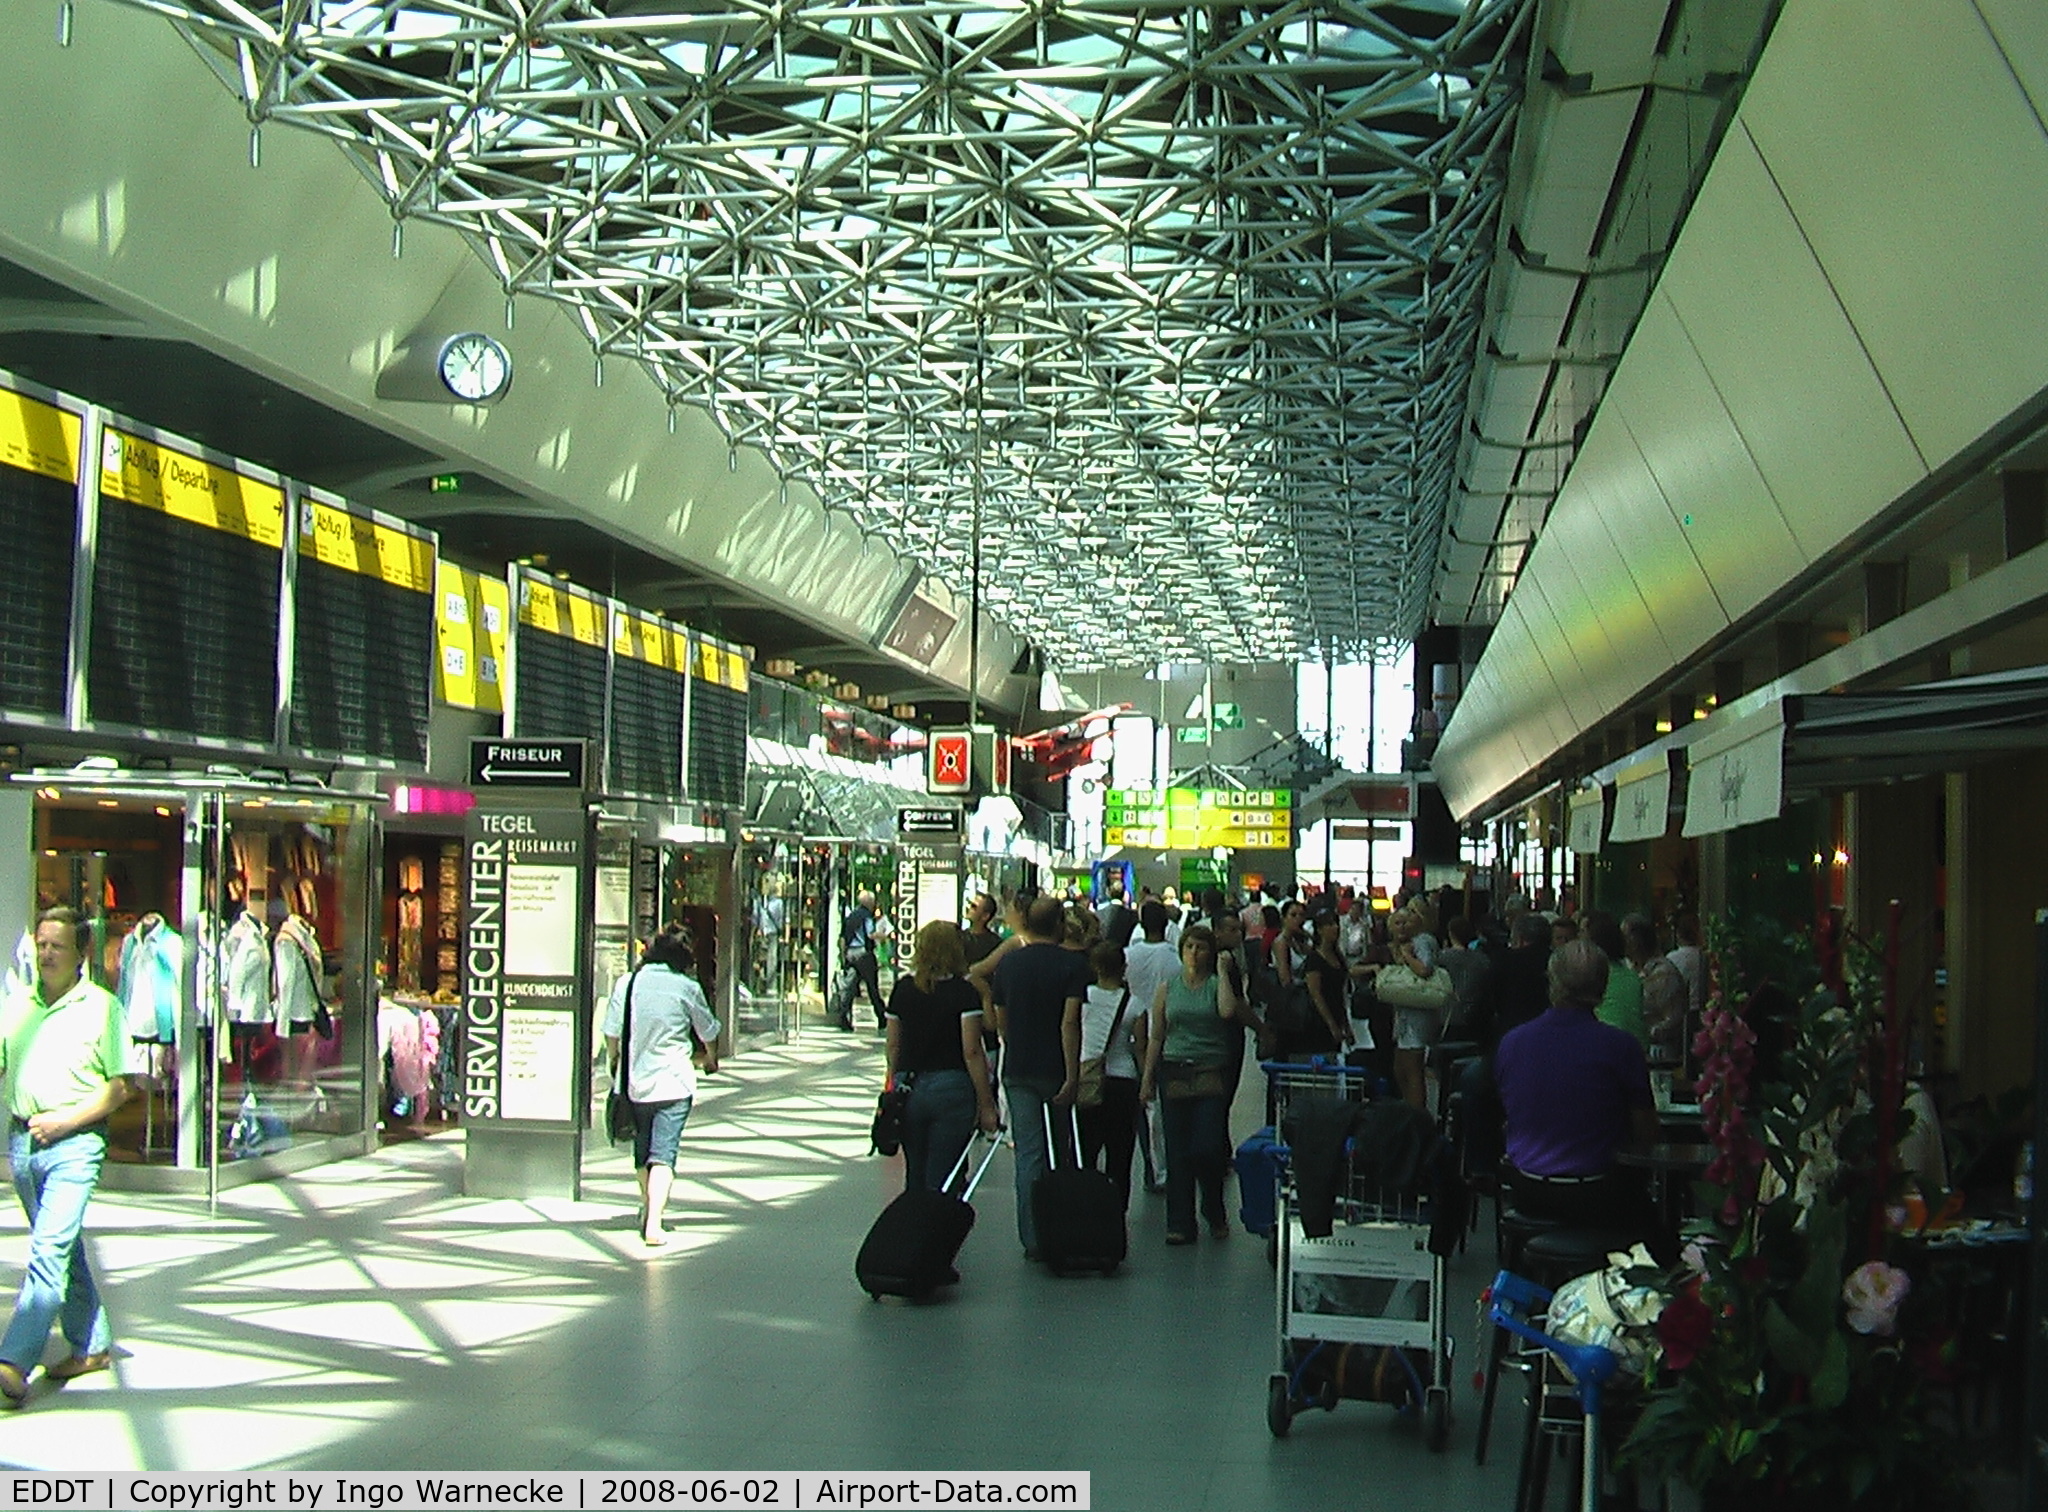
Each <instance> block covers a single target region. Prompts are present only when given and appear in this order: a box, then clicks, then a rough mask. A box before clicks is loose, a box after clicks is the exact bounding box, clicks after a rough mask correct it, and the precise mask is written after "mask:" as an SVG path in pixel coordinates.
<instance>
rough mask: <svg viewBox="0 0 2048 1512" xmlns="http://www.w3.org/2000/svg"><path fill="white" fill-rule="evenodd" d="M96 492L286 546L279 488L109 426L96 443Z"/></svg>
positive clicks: (262, 543) (277, 546)
mask: <svg viewBox="0 0 2048 1512" xmlns="http://www.w3.org/2000/svg"><path fill="white" fill-rule="evenodd" d="M100 493H101V494H102V495H103V496H104V497H106V498H109V499H120V500H122V501H124V502H125V503H129V504H138V505H140V506H142V507H143V508H144V509H154V510H158V511H160V512H162V513H164V514H167V515H169V516H171V517H172V518H173V519H178V520H186V521H189V522H191V523H192V524H194V525H204V526H206V527H207V528H208V529H211V530H222V531H226V532H227V533H228V534H229V535H237V536H241V537H242V538H243V539H245V540H250V541H254V542H256V543H257V544H258V545H260V546H269V547H273V548H275V549H277V550H282V549H283V548H284V490H283V489H281V488H277V487H275V486H273V485H271V484H269V483H262V482H258V481H257V480H256V479H254V478H251V477H247V476H245V475H244V474H242V473H239V472H237V471H235V470H234V469H233V468H231V467H222V466H219V465H217V464H215V463H212V462H207V461H203V460H201V459H200V458H198V457H194V456H189V455H187V454H186V453H184V452H181V451H177V450H174V449H173V448H171V447H168V446H160V445H158V444H157V443H156V442H154V441H145V440H143V439H142V437H140V436H131V435H129V434H128V433H127V432H125V431H118V430H114V429H113V428H111V427H109V428H108V429H107V431H106V432H105V434H104V437H103V439H102V444H101V448H100Z"/></svg>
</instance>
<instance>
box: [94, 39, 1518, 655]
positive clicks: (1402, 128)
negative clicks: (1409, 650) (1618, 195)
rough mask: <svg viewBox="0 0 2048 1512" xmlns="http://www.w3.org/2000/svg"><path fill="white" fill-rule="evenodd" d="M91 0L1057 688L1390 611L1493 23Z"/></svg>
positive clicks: (1496, 80)
mask: <svg viewBox="0 0 2048 1512" xmlns="http://www.w3.org/2000/svg"><path fill="white" fill-rule="evenodd" d="M128 3H133V4H139V5H144V6H146V7H147V8H149V9H151V10H152V11H155V12H157V13H160V14H164V13H168V14H169V15H171V16H172V17H173V18H174V19H178V18H182V21H183V23H184V24H185V25H186V28H187V31H188V33H189V35H190V36H191V37H192V39H193V40H194V41H195V42H196V43H197V44H198V45H200V46H202V47H211V48H214V49H217V50H220V51H222V52H223V53H226V54H228V55H229V61H230V62H231V64H232V66H228V67H223V68H222V69H221V70H219V71H220V72H221V74H222V76H223V77H224V78H229V79H235V80H239V81H241V83H240V87H242V88H244V89H248V90H251V91H253V92H254V94H255V96H256V97H255V98H253V99H250V100H247V101H245V104H247V105H248V107H249V108H250V110H251V111H252V113H253V114H255V115H256V116H257V117H259V118H267V119H275V120H281V121H286V122H297V123H300V124H303V125H306V126H308V127H311V128H314V129H318V130H321V131H323V132H325V133H327V134H329V135H338V136H340V137H341V138H342V140H343V142H344V145H346V146H347V147H348V148H349V150H350V151H352V152H354V153H355V154H356V155H357V157H358V158H359V159H360V160H361V161H362V163H363V166H364V167H365V169H366V171H367V175H368V177H369V179H370V181H371V182H373V183H376V184H378V185H381V186H385V187H386V191H387V192H388V193H390V194H391V195H392V196H393V198H394V200H395V201H396V204H395V208H396V209H397V210H398V211H399V213H401V214H406V215H415V216H423V217H427V218H430V219H435V220H439V221H442V222H445V223H448V224H451V225H453V226H455V227H457V228H458V229H460V230H462V231H463V232H464V233H465V234H467V235H468V236H469V237H470V239H471V241H472V243H473V244H475V245H476V246H477V247H478V250H479V252H480V253H481V255H483V256H484V257H485V258H486V259H487V260H488V261H489V263H490V264H491V266H492V267H493V269H494V270H496V271H497V272H498V273H499V275H500V277H501V278H502V280H503V281H504V282H505V284H506V285H507V289H508V292H511V293H527V294H534V295H539V296H542V297H547V298H552V299H557V300H561V301H564V302H567V303H569V304H571V305H574V306H577V307H578V308H579V309H580V311H581V313H582V315H583V317H584V321H585V324H586V327H587V328H588V329H589V330H591V332H592V334H593V336H594V338H595V339H596V340H597V341H599V342H600V343H602V344H603V346H604V348H605V349H606V350H607V351H609V352H614V353H623V354H629V355H637V356H638V357H640V358H641V359H642V360H643V361H644V362H645V363H646V364H647V365H648V367H649V368H650V370H651V371H652V372H653V373H654V375H655V377H656V378H657V380H658V381H659V382H661V383H662V384H663V385H664V387H665V389H666V390H667V392H668V393H669V394H670V396H671V398H672V401H673V402H675V403H677V404H691V405H699V406H702V407H704V408H705V409H707V410H708V411H709V412H710V413H711V414H712V416H713V417H714V418H715V419H716V420H717V421H718V423H719V424H720V425H721V426H722V427H723V428H724V430H725V431H726V433H727V434H728V436H729V437H731V439H732V440H733V441H734V442H735V443H736V444H747V445H753V446H758V447H760V448H761V449H762V450H763V451H764V452H765V453H766V454H767V455H768V456H769V458H770V459H771V460H772V461H774V462H775V464H776V465H777V466H778V467H780V468H782V469H783V471H784V472H785V473H786V474H787V475H789V476H792V477H799V478H802V479H804V480H805V481H807V482H809V483H810V484H811V485H812V486H813V487H814V488H815V489H816V490H817V491H818V492H819V494H820V495H821V497H823V498H824V499H825V500H826V502H827V504H828V505H831V506H832V507H835V508H840V509H844V510H847V511H848V512H850V513H851V514H853V515H854V516H855V517H856V518H857V519H859V520H860V521H861V523H862V524H863V525H864V526H867V527H869V528H873V529H876V530H878V531H880V532H883V533H884V535H885V537H886V538H887V539H888V540H889V541H890V542H891V543H892V544H894V545H896V546H897V547H898V549H900V550H904V551H906V552H907V553H908V554H910V555H912V556H915V557H918V558H920V559H921V560H923V561H924V562H925V563H926V564H927V565H928V566H930V567H931V568H932V569H933V570H934V571H935V572H936V573H937V574H938V575H939V576H940V577H941V578H942V579H944V580H946V581H947V582H949V583H950V584H951V586H953V587H954V588H956V589H958V590H962V591H966V590H968V589H969V588H970V584H969V583H968V582H967V581H966V580H965V578H964V572H965V568H964V567H963V564H964V563H966V562H968V561H970V560H971V559H972V558H973V556H974V552H973V550H972V549H971V548H972V544H973V542H972V536H971V532H972V528H973V527H972V524H971V522H972V520H973V519H974V518H975V517H976V515H977V514H979V515H980V517H981V518H982V519H983V520H984V521H991V520H992V521H1001V522H1003V523H1002V525H1001V528H1000V529H999V530H996V531H993V532H990V531H987V530H985V531H984V534H983V540H982V543H981V545H982V551H981V556H982V560H983V562H984V566H985V576H984V582H983V587H984V589H985V590H986V595H987V597H988V599H989V600H990V601H991V602H993V603H999V604H1001V605H1003V606H1004V609H1005V613H1006V615H1007V616H1008V617H1009V618H1010V619H1011V620H1012V621H1013V622H1014V623H1015V625H1016V627H1017V628H1018V629H1019V630H1021V631H1023V632H1024V633H1025V634H1027V635H1029V636H1031V637H1032V638H1033V639H1034V640H1036V641H1037V642H1038V643H1039V644H1041V645H1043V646H1044V647H1045V648H1046V649H1047V650H1048V652H1050V653H1051V654H1052V656H1053V657H1054V658H1055V660H1057V661H1058V662H1060V663H1061V664H1062V665H1063V666H1065V667H1067V668H1070V669H1073V670H1081V669H1085V668H1086V667H1089V666H1092V665H1096V664H1099V663H1101V662H1103V661H1105V660H1117V659H1120V658H1122V657H1125V656H1127V654H1128V650H1129V648H1128V647H1126V646H1120V645H1118V644H1117V643H1116V641H1115V638H1113V637H1105V636H1104V635H1103V634H1102V633H1101V626H1102V624H1103V615H1102V612H1101V604H1100V599H1101V594H1102V579H1103V574H1104V572H1105V570H1108V571H1110V572H1111V573H1113V577H1114V580H1115V582H1116V583H1117V584H1118V585H1119V591H1120V593H1121V595H1122V596H1123V598H1124V600H1125V602H1127V603H1128V604H1130V605H1131V614H1132V617H1133V620H1134V622H1135V623H1140V624H1142V625H1143V627H1144V630H1143V633H1144V635H1145V637H1146V639H1147V642H1148V647H1159V646H1165V647H1168V648H1170V649H1171V651H1172V654H1174V655H1176V656H1179V655H1207V656H1212V657H1217V658H1224V659H1228V658H1240V657H1247V656H1253V655H1260V656H1263V655H1271V654H1274V653H1276V652H1285V651H1288V650H1294V651H1298V652H1302V653H1306V654H1313V653H1315V652H1316V651H1318V650H1319V649H1320V648H1322V647H1326V646H1327V647H1329V648H1330V649H1332V650H1333V651H1334V652H1335V653H1336V654H1338V655H1340V656H1344V655H1349V654H1354V653H1358V652H1363V651H1364V650H1365V649H1366V648H1368V647H1369V646H1371V645H1372V644H1374V643H1376V642H1379V641H1383V640H1386V639H1389V638H1400V637H1405V636H1408V635H1412V633H1413V632H1414V631H1415V629H1416V628H1417V627H1418V626H1419V624H1420V622H1421V619H1422V616H1423V613H1424V611H1425V609H1426V607H1427V597H1428V591H1429V586H1430V582H1431V576H1432V572H1431V569H1432V567H1433V565H1434V562H1435V559H1436V555H1437V551H1438V548H1439V545H1440V538H1441V534H1442V529H1443V524H1442V522H1443V518H1444V512H1445V508H1446V505H1447V504H1448V502H1449V501H1448V498H1447V497H1446V496H1445V493H1444V491H1445V490H1447V489H1448V487H1449V486H1450V485H1449V482H1448V480H1449V478H1450V477H1451V475H1452V468H1451V466H1450V463H1451V460H1452V459H1453V457H1454V455H1455V451H1456V448H1457V446H1458V444H1459V439H1460V431H1461V426H1462V423H1463V417H1464V415H1463V405H1462V399H1461V398H1456V397H1454V398H1453V399H1451V400H1448V401H1447V400H1446V399H1445V398H1444V397H1443V396H1445V395H1452V396H1462V395H1463V394H1464V393H1465V392H1466V390H1467V388H1468V387H1469V384H1468V382H1467V380H1468V378H1469V373H1470V370H1471V364H1472V361H1473V357H1474V350H1473V348H1474V343H1475V341H1476V339H1477V338H1476V332H1477V330H1478V326H1479V321H1478V319H1477V316H1478V314H1479V309H1478V305H1479V301H1480V300H1481V299H1482V298H1483V292H1484V289H1485V286H1486V281H1485V279H1484V278H1483V277H1480V276H1477V274H1479V273H1483V271H1484V264H1485V261H1486V258H1487V256H1488V255H1489V252H1490V249H1491V248H1492V246H1493V245H1494V243H1495V240H1496V235H1497V230H1498V226H1497V217H1498V213H1499V205H1500V201H1501V195H1502V186H1503V184H1504V182H1505V178H1506V172H1507V156H1508V147H1509V145H1510V143H1511V140H1512V131H1513V123H1514V119H1515V113H1516V111H1515V107H1516V103H1517V90H1518V87H1519V83H1520V80H1521V78H1522V76H1523V73H1524V71H1525V69H1526V66H1527V59H1526V57H1525V55H1524V52H1523V47H1524V38H1525V33H1526V29H1527V26H1528V24H1529V17H1530V14H1531V12H1532V11H1533V4H1534V0H1399V3H1379V0H1325V3H1324V4H1323V5H1321V6H1320V7H1319V9H1318V10H1317V11H1316V12H1315V13H1313V14H1311V13H1308V12H1305V11H1304V10H1302V9H1301V8H1300V7H1299V6H1298V4H1297V3H1296V0H1247V3H1246V4H1242V5H1239V6H1236V7H1232V8H1229V9H1227V10H1219V9H1218V8H1216V7H1213V6H1209V5H1206V4H1196V3H1194V0H1182V3H1179V4H1165V3H1162V0H1063V3H1062V4H1060V5H1059V6H1057V7H1052V6H1047V7H1045V8H1043V9H1042V10H1039V9H1034V10H1032V11H1028V12H1027V11H1026V10H1024V9H1023V8H1021V7H1020V6H1019V5H1018V4H1016V3H997V0H947V3H943V4H941V3H935V0H932V3H887V0H873V3H867V4H863V5H862V6H861V7H859V8H858V9H853V8H849V7H846V6H844V5H840V4H836V3H825V0H778V4H776V5H775V6H774V7H772V8H768V7H764V6H759V5H757V4H747V3H742V0H551V3H549V4H547V5H544V6H539V7H535V6H533V5H531V4H530V3H529V0H404V3H398V0H345V3H335V0H328V3H324V4H323V3H317V0H316V3H312V4H306V3H304V0H128ZM244 58H246V63H247V66H243V60H244ZM309 59H318V60H319V64H318V66H317V67H309V65H308V62H307V60H309ZM1433 198H1434V202H1435V203H1436V205H1437V206H1438V207H1439V208H1440V209H1442V210H1444V211H1448V210H1450V209H1451V208H1452V207H1453V206H1456V207H1457V213H1456V215H1454V216H1453V215H1448V214H1444V215H1439V214H1435V213H1433V212H1432V210H1431V204H1432V199H1433ZM1461 265H1462V267H1463V268H1464V270H1465V271H1464V272H1463V273H1462V274H1460V275H1459V276H1456V277H1447V276H1445V274H1444V273H1443V272H1442V271H1441V270H1443V269H1445V268H1451V267H1459V266H1461ZM677 285H681V287H680V289H678V288H677V287H676V286H677ZM1429 480H1436V481H1429ZM977 504H978V505H979V506H980V508H979V509H978V510H977V508H976V507H975V506H976V505H977ZM1108 543H1117V547H1118V549H1117V550H1116V551H1115V552H1113V553H1111V554H1110V556H1109V557H1108V558H1106V559H1105V558H1104V557H1103V556H1102V555H1101V553H1100V550H1099V548H1100V547H1101V546H1103V545H1105V544H1108ZM1225 547H1227V548H1228V549H1224V548H1225ZM1105 560H1106V561H1107V562H1108V564H1109V566H1108V568H1107V569H1105V565H1104V563H1105Z"/></svg>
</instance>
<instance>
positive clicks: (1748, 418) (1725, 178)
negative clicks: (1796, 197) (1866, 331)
mask: <svg viewBox="0 0 2048 1512" xmlns="http://www.w3.org/2000/svg"><path fill="white" fill-rule="evenodd" d="M1658 290H1659V292H1660V293H1661V294H1663V295H1664V296H1666V297H1667V298H1669V300H1670V301H1671V304H1672V306H1673V308H1675V309H1676V310H1677V312H1678V318H1679V320H1680V322H1681V323H1682V324H1683V325H1684V327H1685V331H1686V334H1687V336H1688V337H1689V338H1690V339H1691V341H1692V344H1693V347H1694V349H1695V350H1696V351H1697V352H1698V353H1699V355H1700V359H1701V360H1702V361H1703V362H1704V363H1705V364H1706V368H1707V372H1708V374H1709V375H1710V376H1711V377H1712V379H1713V382H1714V387H1715V389H1716V390H1717V391H1718V392H1719V393H1720V395H1721V399H1722V403H1723V404H1724V405H1725V406H1726V407H1727V410H1728V413H1729V415H1730V416H1731V417H1733V419H1734V421H1735V425H1736V428H1737V429H1738V430H1740V431H1741V433H1742V438H1743V441H1744V443H1745V444H1746V445H1747V446H1748V447H1749V451H1750V455H1751V456H1753V457H1754V458H1755V459H1756V463H1757V467H1758V470H1759V471H1760V472H1761V473H1762V474H1763V477H1764V481H1765V483H1766V484H1767V485H1768V486H1769V488H1770V490H1771V494H1772V496H1773V497H1774V498H1775V499H1776V500H1777V501H1778V508H1779V512H1780V513H1782V514H1783V515H1784V517H1785V521H1786V523H1787V524H1788V525H1789V526H1790V527H1791V529H1792V533H1793V535H1794V537H1796V538H1797V540H1798V541H1799V545H1800V549H1801V550H1802V551H1804V552H1805V553H1806V554H1807V555H1808V556H1810V557H1818V556H1821V555H1823V554H1825V553H1826V552H1828V551H1830V550H1831V549H1833V548H1834V547H1835V546H1837V545H1838V544H1839V543H1840V542H1841V541H1842V540H1843V539H1844V538H1845V537H1847V536H1848V535H1850V534H1851V533H1852V532H1854V531H1855V530H1856V529H1858V528H1859V527H1861V526H1862V525H1864V524H1865V523H1866V522H1868V521H1869V520H1870V519H1871V518H1872V517H1873V516H1874V515H1876V514H1877V513H1878V512H1879V511H1880V510H1882V509H1884V508H1885V507H1886V506H1887V505H1889V504H1891V503H1892V501H1893V500H1894V499H1896V498H1897V497H1898V496H1899V494H1901V493H1902V492H1904V491H1905V490H1906V489H1907V488H1908V487H1910V486H1911V485H1912V484H1913V483H1915V482H1917V481H1918V480H1919V479H1920V478H1921V477H1922V476H1923V475H1924V473H1925V468H1924V467H1923V465H1922V463H1921V460H1920V454H1919V452H1918V451H1917V450H1916V449H1915V448H1914V446H1913V442H1912V438H1911V437H1909V436H1908V435H1907V434H1906V431H1905V428H1904V427H1903V426H1902V425H1901V424H1900V423H1899V419H1898V416H1897V414H1896V413H1895V412H1894V411H1893V409H1892V406H1891V403H1890V401H1889V399H1888V398H1887V397H1886V394H1885V391H1884V387H1883V385H1882V384H1880V383H1879V382H1878V380H1877V374H1876V373H1875V372H1873V371H1872V369H1871V366H1870V362H1869V360H1868V359H1867V358H1866V356H1865V355H1864V351H1863V347H1862V345H1861V344H1860V343H1859V342H1858V341H1857V339H1856V332H1855V331H1854V330H1852V329H1851V328H1850V325H1849V321H1848V318H1847V317H1846V316H1845V315H1844V314H1843V313H1842V308H1841V305H1840V304H1839V303H1838V302H1837V301H1836V299H1835V296H1834V292H1833V290H1832V289H1830V288H1829V286H1828V281H1827V279H1826V278H1825V277H1823V276H1822V273H1821V270H1820V269H1819V267H1817V266H1816V265H1815V263H1814V260H1813V256H1812V253H1811V252H1810V251H1809V250H1808V248H1807V245H1806V242H1805V240H1804V239H1803V238H1802V237H1801V235H1800V231H1799V227H1798V225H1796V224H1795V223H1794V221H1793V219H1792V216H1791V213H1790V212H1789V211H1788V210H1787V209H1786V208H1785V203H1784V201H1783V200H1782V199H1781V198H1780V197H1779V195H1778V192H1777V190H1776V188H1775V187H1774V186H1773V184H1772V182H1771V176H1770V174H1769V173H1767V172H1766V171H1765V169H1764V164H1763V160H1762V159H1761V158H1760V157H1759V156H1758V155H1757V152H1756V149H1755V147H1754V146H1753V145H1752V144H1751V143H1750V141H1749V139H1748V138H1747V137H1745V136H1744V135H1743V133H1742V131H1741V129H1740V127H1739V126H1738V128H1737V129H1736V130H1734V131H1731V132H1730V133H1729V134H1728V140H1727V141H1726V142H1725V143H1724V144H1723V145H1722V148H1721V155H1720V156H1719V157H1718V158H1716V159H1715V160H1714V167H1713V170H1712V172H1711V173H1709V174H1708V176H1707V182H1706V184H1705V186H1704V187H1703V188H1702V189H1701V191H1700V198H1699V204H1698V205H1697V206H1696V207H1695V208H1694V211H1693V215H1692V218H1691V219H1690V220H1689V221H1687V222H1686V227H1685V231H1684V233H1683V234H1682V235H1681V236H1680V237H1679V239H1678V245H1677V247H1676V248H1675V249H1674V250H1673V252H1672V254H1671V261H1670V263H1669V265H1668V266H1667V267H1666V268H1665V271H1664V278H1663V281H1662V283H1660V284H1659V286H1658Z"/></svg>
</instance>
